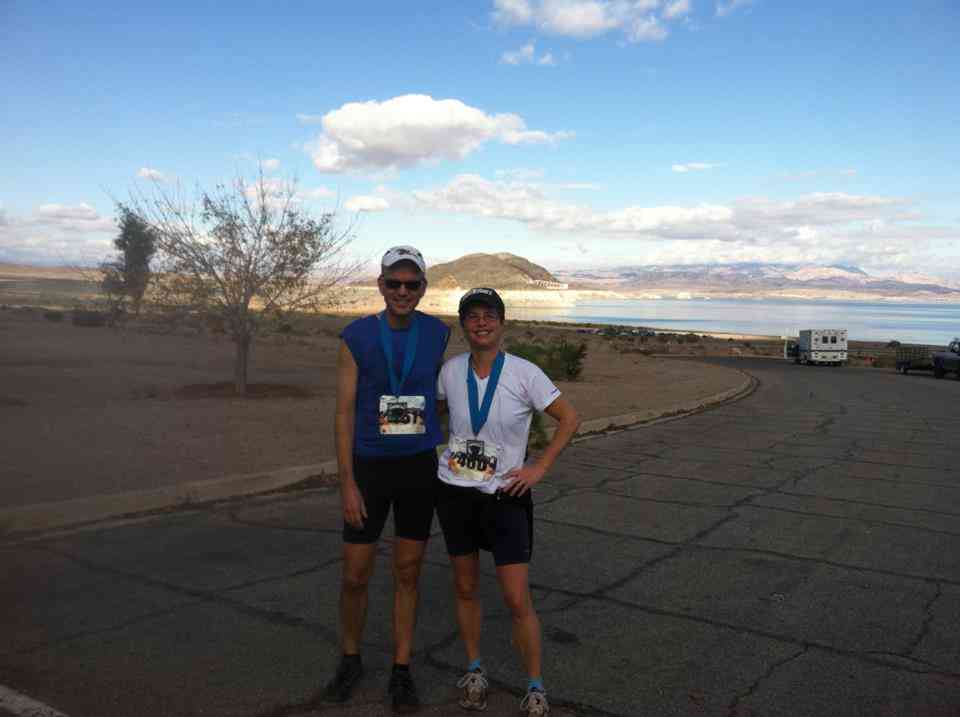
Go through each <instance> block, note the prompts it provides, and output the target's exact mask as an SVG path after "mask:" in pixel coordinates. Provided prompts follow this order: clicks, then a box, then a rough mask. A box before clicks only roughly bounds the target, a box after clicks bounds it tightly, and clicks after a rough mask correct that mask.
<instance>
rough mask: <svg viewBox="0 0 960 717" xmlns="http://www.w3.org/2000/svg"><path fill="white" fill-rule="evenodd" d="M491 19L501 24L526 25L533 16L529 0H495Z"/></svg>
mask: <svg viewBox="0 0 960 717" xmlns="http://www.w3.org/2000/svg"><path fill="white" fill-rule="evenodd" d="M493 6H494V11H493V19H494V22H497V23H499V24H501V25H526V24H527V23H529V22H530V21H531V19H532V18H533V8H532V7H531V6H530V2H529V0H495V1H494V3H493Z"/></svg>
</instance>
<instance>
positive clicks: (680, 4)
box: [663, 0, 690, 20]
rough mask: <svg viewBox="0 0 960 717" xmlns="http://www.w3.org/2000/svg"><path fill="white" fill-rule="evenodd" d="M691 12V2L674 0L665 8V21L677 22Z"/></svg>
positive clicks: (688, 0)
mask: <svg viewBox="0 0 960 717" xmlns="http://www.w3.org/2000/svg"><path fill="white" fill-rule="evenodd" d="M689 12H690V0H673V2H668V3H667V5H666V7H664V8H663V17H664V19H665V20H675V19H676V18H678V17H683V16H684V15H686V14H687V13H689Z"/></svg>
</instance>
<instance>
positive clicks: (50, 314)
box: [43, 311, 63, 321]
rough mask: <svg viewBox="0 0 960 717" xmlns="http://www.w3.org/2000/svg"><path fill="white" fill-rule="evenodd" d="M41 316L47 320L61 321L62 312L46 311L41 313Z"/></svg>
mask: <svg viewBox="0 0 960 717" xmlns="http://www.w3.org/2000/svg"><path fill="white" fill-rule="evenodd" d="M43 318H45V319H46V320H47V321H63V312H62V311H47V312H45V313H44V314H43Z"/></svg>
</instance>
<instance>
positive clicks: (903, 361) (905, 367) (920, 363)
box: [896, 345, 934, 373]
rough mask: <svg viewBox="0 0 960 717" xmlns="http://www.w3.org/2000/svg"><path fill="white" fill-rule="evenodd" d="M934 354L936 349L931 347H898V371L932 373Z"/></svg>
mask: <svg viewBox="0 0 960 717" xmlns="http://www.w3.org/2000/svg"><path fill="white" fill-rule="evenodd" d="M933 353H934V349H933V348H932V347H930V346H903V345H900V346H897V363H896V368H897V371H898V372H900V373H910V372H911V371H932V370H933Z"/></svg>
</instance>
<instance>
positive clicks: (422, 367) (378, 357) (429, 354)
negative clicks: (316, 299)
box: [340, 311, 450, 458]
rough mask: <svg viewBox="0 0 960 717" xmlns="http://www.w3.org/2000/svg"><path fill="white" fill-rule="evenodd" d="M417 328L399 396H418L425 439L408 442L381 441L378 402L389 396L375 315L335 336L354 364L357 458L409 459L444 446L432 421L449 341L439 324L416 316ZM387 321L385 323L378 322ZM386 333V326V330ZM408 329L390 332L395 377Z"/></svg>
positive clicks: (447, 331) (437, 420)
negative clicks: (410, 365)
mask: <svg viewBox="0 0 960 717" xmlns="http://www.w3.org/2000/svg"><path fill="white" fill-rule="evenodd" d="M416 314H417V323H418V324H419V327H420V328H419V332H420V337H419V339H418V341H417V353H416V358H415V360H414V363H413V368H412V369H411V371H410V375H409V376H408V377H407V380H406V381H405V382H404V384H403V386H402V388H401V389H400V393H401V394H402V395H405V396H423V397H424V401H425V403H424V409H425V413H426V433H421V434H417V435H412V436H402V435H400V436H382V435H380V425H379V421H378V417H379V414H380V397H381V396H385V395H389V394H390V393H392V391H391V389H390V377H389V375H388V373H387V359H386V356H384V353H383V346H382V345H381V343H380V321H381V319H380V318H379V317H378V316H377V315H376V314H375V315H373V316H365V317H364V318H362V319H357V320H356V321H353V322H351V323H350V324H349V325H347V327H346V328H345V329H344V330H343V332H342V333H341V334H340V338H342V339H343V341H344V343H346V345H347V348H348V349H350V353H351V354H353V360H354V361H355V362H356V364H357V369H358V374H357V403H356V418H355V422H354V426H353V453H354V455H357V456H360V457H362V458H387V457H398V456H409V455H413V454H414V453H422V452H423V451H429V450H432V449H434V448H436V447H437V446H438V445H439V444H440V442H441V441H442V440H443V436H442V434H441V432H440V418H439V416H438V415H437V376H438V375H439V373H440V366H441V365H442V364H443V353H444V351H446V349H447V341H449V339H450V329H448V328H447V325H446V324H444V323H443V322H442V321H440V319H436V318H434V317H432V316H427V315H426V314H422V313H420V312H419V311H418V312H416ZM383 321H386V318H384V319H383ZM388 328H389V325H388ZM409 333H410V331H409V329H390V338H391V339H392V341H393V360H394V366H395V368H394V371H395V372H396V373H397V374H399V373H400V368H401V367H402V366H403V359H404V356H405V354H406V348H407V336H408V335H409Z"/></svg>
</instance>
